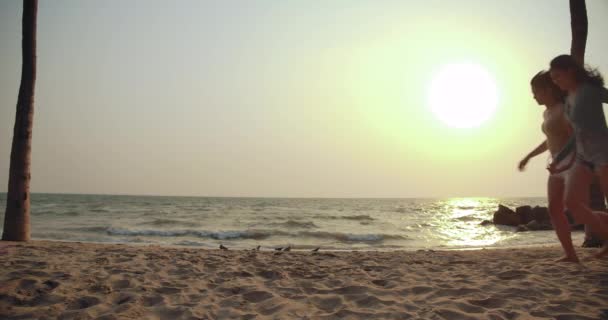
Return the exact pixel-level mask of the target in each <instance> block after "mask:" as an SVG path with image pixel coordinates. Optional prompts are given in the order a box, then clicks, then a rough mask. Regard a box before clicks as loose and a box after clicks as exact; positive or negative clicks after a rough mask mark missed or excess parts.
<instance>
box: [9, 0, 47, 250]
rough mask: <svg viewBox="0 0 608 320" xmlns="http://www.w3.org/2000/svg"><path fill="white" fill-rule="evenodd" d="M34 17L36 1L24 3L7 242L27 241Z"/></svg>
mask: <svg viewBox="0 0 608 320" xmlns="http://www.w3.org/2000/svg"><path fill="white" fill-rule="evenodd" d="M37 14H38V0H23V21H22V36H23V39H22V44H21V45H22V64H21V85H20V87H19V96H18V98H17V112H16V115H15V128H14V131H13V145H12V149H11V163H10V171H9V179H8V194H7V197H6V212H5V215H4V232H3V233H2V239H3V240H10V241H27V240H29V239H30V178H31V174H30V164H31V151H32V125H33V120H34V88H35V85H36V20H37V19H36V18H37Z"/></svg>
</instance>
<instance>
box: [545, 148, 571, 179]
mask: <svg viewBox="0 0 608 320" xmlns="http://www.w3.org/2000/svg"><path fill="white" fill-rule="evenodd" d="M576 156H577V155H576V153H575V152H570V154H569V155H567V156H566V157H565V158H564V159H562V161H560V162H559V163H558V164H557V166H556V168H563V167H564V166H567V165H568V164H572V165H571V166H570V168H568V169H566V170H564V171H562V172H558V173H552V174H550V176H551V177H554V178H559V179H564V180H565V179H566V178H567V177H568V176H569V174H570V172H571V171H572V168H574V165H575V164H576V161H578V159H575V160H574V162H573V158H575V157H576Z"/></svg>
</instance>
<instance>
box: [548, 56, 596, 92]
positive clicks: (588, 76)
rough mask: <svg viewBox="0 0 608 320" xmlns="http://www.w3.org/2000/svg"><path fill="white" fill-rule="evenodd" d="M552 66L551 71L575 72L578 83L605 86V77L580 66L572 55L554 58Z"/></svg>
mask: <svg viewBox="0 0 608 320" xmlns="http://www.w3.org/2000/svg"><path fill="white" fill-rule="evenodd" d="M550 66H551V69H558V70H569V69H572V70H574V74H575V77H576V80H577V81H578V82H588V83H590V84H593V85H596V86H600V87H603V86H604V77H602V75H601V74H600V72H599V71H598V70H597V69H594V68H590V67H588V66H587V67H584V66H581V65H579V64H578V63H577V62H576V60H574V58H572V56H571V55H568V54H562V55H561V56H557V57H555V58H553V60H551V63H550Z"/></svg>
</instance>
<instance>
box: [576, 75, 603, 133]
mask: <svg viewBox="0 0 608 320" xmlns="http://www.w3.org/2000/svg"><path fill="white" fill-rule="evenodd" d="M602 103H608V89H606V88H604V87H598V86H595V85H592V84H588V83H584V84H582V85H581V86H580V87H579V88H578V89H577V90H576V93H575V94H573V95H569V96H568V98H567V99H566V113H567V115H568V119H569V120H570V122H571V123H572V126H573V127H574V130H575V131H578V130H581V131H583V132H589V133H604V132H608V127H607V126H606V118H605V117H604V109H603V107H602Z"/></svg>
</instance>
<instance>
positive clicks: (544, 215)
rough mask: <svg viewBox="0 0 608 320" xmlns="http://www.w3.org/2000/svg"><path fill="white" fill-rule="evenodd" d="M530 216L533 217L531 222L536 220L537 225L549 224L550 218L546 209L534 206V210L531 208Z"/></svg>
mask: <svg viewBox="0 0 608 320" xmlns="http://www.w3.org/2000/svg"><path fill="white" fill-rule="evenodd" d="M532 216H533V218H534V219H533V220H536V221H537V222H539V223H544V224H546V223H550V221H551V218H550V216H549V209H547V208H546V207H539V206H536V207H534V208H532Z"/></svg>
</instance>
